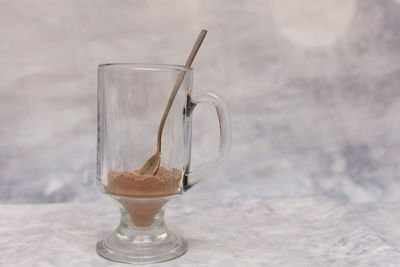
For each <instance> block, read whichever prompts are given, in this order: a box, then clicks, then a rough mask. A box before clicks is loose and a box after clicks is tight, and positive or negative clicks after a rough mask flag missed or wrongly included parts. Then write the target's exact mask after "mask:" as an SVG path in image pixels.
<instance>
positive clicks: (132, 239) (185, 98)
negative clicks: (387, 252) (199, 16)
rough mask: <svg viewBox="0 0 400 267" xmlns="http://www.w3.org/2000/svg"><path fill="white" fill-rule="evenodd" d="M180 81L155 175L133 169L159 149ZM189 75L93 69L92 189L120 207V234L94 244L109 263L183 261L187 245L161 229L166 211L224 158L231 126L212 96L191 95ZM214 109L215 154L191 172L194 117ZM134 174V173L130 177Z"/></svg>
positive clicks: (169, 68) (127, 67)
mask: <svg viewBox="0 0 400 267" xmlns="http://www.w3.org/2000/svg"><path fill="white" fill-rule="evenodd" d="M181 72H186V73H185V77H184V80H183V82H182V84H181V86H180V88H179V90H178V93H177V95H176V97H175V99H174V102H173V104H172V107H171V109H170V112H169V114H168V117H167V119H166V122H165V126H164V129H163V132H162V139H161V140H162V143H161V163H160V167H159V169H158V171H157V172H156V174H154V175H152V174H147V175H141V174H140V173H139V172H138V170H139V169H140V168H141V167H142V166H143V165H144V163H145V162H146V161H147V159H149V158H150V157H151V156H152V155H153V154H154V153H155V152H156V148H157V132H158V126H159V123H160V120H161V116H162V114H163V112H164V109H165V106H166V105H167V102H168V99H169V96H170V94H171V91H172V89H173V87H174V85H175V82H176V80H177V78H178V76H179V74H180V73H181ZM192 83H193V69H192V68H185V67H183V66H176V65H154V64H123V63H120V64H102V65H99V70H98V129H97V131H98V137H97V185H98V188H99V189H100V190H101V191H102V192H104V193H106V194H107V195H109V196H110V197H112V198H113V199H115V200H116V201H117V202H118V203H119V207H120V211H121V221H120V224H119V226H118V227H117V229H116V230H115V231H114V232H113V233H112V234H110V235H109V236H107V237H106V238H104V239H103V240H100V241H99V242H98V243H97V247H96V248H97V252H98V253H99V254H100V255H101V256H103V257H104V258H106V259H110V260H114V261H119V262H126V263H152V262H160V261H166V260H170V259H173V258H176V257H179V256H181V255H183V254H184V253H185V252H186V250H187V243H186V242H185V241H184V239H182V238H181V237H180V236H179V235H177V234H175V233H173V232H171V231H170V230H169V229H168V228H167V227H166V225H165V223H164V204H165V203H167V202H168V201H169V200H171V199H173V198H175V197H176V196H178V195H180V194H182V193H183V192H185V191H187V190H188V189H189V188H190V187H192V186H193V185H194V184H196V183H197V182H198V181H199V180H200V179H201V178H203V177H204V176H205V175H206V174H208V172H209V171H211V170H212V169H214V168H216V167H217V166H218V165H219V164H220V163H221V162H222V161H223V160H224V159H225V158H226V157H227V155H228V152H229V149H230V142H231V128H230V119H229V114H228V111H227V108H226V106H225V104H224V103H223V101H222V100H221V99H220V98H219V97H218V96H216V95H215V94H212V93H203V94H201V95H198V96H194V95H192ZM202 102H209V103H212V104H213V105H214V107H215V109H216V111H217V115H218V120H219V126H220V141H219V152H218V155H217V156H216V157H215V158H213V159H211V160H210V161H209V162H207V163H206V164H204V165H203V166H201V167H200V168H198V169H196V170H191V169H190V154H191V134H192V133H191V129H192V126H191V121H192V116H191V115H192V111H193V110H194V108H195V106H196V105H197V104H199V103H202ZM135 170H136V171H135Z"/></svg>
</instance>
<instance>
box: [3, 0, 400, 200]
mask: <svg viewBox="0 0 400 267" xmlns="http://www.w3.org/2000/svg"><path fill="white" fill-rule="evenodd" d="M201 28H207V29H208V30H209V34H208V36H207V39H206V41H205V43H204V45H203V47H202V49H201V51H200V53H199V55H198V57H197V59H196V62H195V64H194V67H195V87H196V90H197V91H202V90H205V89H212V90H214V91H216V92H217V93H219V94H220V95H222V96H223V97H224V98H225V99H226V102H227V104H228V106H229V108H230V110H231V117H232V124H233V144H232V150H231V156H230V158H229V160H228V161H227V162H226V163H225V164H224V165H223V166H222V167H221V168H220V169H219V170H218V171H217V172H215V173H214V174H213V175H211V176H210V177H208V179H206V180H205V181H204V182H202V183H201V184H199V185H198V186H196V187H195V188H194V189H193V190H192V192H190V195H191V196H190V197H191V198H193V199H194V200H201V199H203V198H208V197H210V196H215V197H218V198H228V197H285V196H304V195H321V194H323V195H329V196H333V197H336V198H338V199H341V200H351V201H374V200H378V201H393V200H400V189H398V188H400V181H399V178H400V177H399V176H400V175H399V173H400V156H399V154H398V153H399V151H400V119H399V112H400V89H399V87H400V1H395V0H387V1H373V0H359V1H354V0H347V1H345V0H340V1H337V0H324V1H321V0H308V1H306V0H303V1H291V0H284V1H283V0H270V1H262V0H256V1H231V0H223V1H208V0H207V1H204V0H196V1H185V0H170V1H161V0H156V1H128V0H123V1H122V0H120V1H107V0H100V1H99V0H97V1H94V0H92V1H78V0H72V1H61V0H55V1H54V0H51V1H50V0H48V1H38V0H35V1H28V0H15V1H0V40H1V41H0V59H1V64H0V108H1V109H0V111H1V112H0V184H1V186H0V201H1V202H52V201H70V200H76V201H79V200H89V199H90V200H93V199H96V198H101V197H102V196H101V195H100V193H98V192H97V189H96V188H95V185H94V184H95V183H94V182H95V150H96V144H95V141H96V82H97V69H96V68H97V64H99V63H103V62H108V61H114V62H115V61H124V62H160V63H175V64H182V63H184V62H185V58H186V56H187V54H188V52H189V51H190V48H191V46H192V44H193V42H194V39H195V38H196V36H197V33H198V32H199V30H200V29H201ZM201 113H203V114H201ZM214 116H215V115H214V113H213V111H212V109H211V108H210V107H200V108H199V109H198V110H197V114H196V115H195V121H194V123H195V126H194V130H195V133H194V142H195V145H194V148H193V153H194V156H193V161H194V162H197V163H200V162H202V161H204V160H205V159H207V158H209V157H211V155H212V153H215V151H216V146H217V136H218V132H217V128H216V127H217V126H216V119H215V117H214ZM210 120H212V121H213V123H212V124H211V125H208V124H207V122H208V121H210ZM195 165H196V164H195ZM215 192H217V194H214V193H215ZM187 197H189V196H187Z"/></svg>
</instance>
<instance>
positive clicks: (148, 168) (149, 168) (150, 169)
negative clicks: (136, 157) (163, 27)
mask: <svg viewBox="0 0 400 267" xmlns="http://www.w3.org/2000/svg"><path fill="white" fill-rule="evenodd" d="M206 34H207V31H206V30H201V32H200V34H199V37H197V40H196V43H195V44H194V46H193V49H192V51H191V52H190V55H189V57H188V59H187V61H186V64H185V68H190V66H191V65H192V62H193V60H194V58H195V56H196V54H197V51H199V48H200V46H201V44H202V43H203V40H204V38H205V37H206ZM185 74H186V71H181V72H180V73H179V76H178V78H177V79H176V82H175V86H174V89H173V90H172V92H171V95H170V96H169V99H168V103H167V106H166V107H165V110H164V114H163V116H162V118H161V122H160V126H159V128H158V136H157V152H156V153H155V154H154V155H153V156H151V157H150V158H149V159H148V160H147V161H146V163H145V164H144V165H143V167H142V168H140V170H139V174H140V175H146V174H150V175H153V174H155V173H156V172H157V171H158V168H159V167H160V161H161V136H162V131H163V129H164V124H165V121H166V120H167V116H168V113H169V111H170V109H171V106H172V103H173V102H174V99H175V96H176V94H177V93H178V90H179V87H180V86H181V84H182V81H183V79H184V78H185Z"/></svg>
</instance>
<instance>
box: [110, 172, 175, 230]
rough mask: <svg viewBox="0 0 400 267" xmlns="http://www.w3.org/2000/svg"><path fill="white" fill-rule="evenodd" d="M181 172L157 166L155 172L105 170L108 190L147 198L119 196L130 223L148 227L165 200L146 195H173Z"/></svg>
mask: <svg viewBox="0 0 400 267" xmlns="http://www.w3.org/2000/svg"><path fill="white" fill-rule="evenodd" d="M181 178H182V172H181V171H180V170H178V169H173V170H172V171H169V170H167V169H166V168H164V167H160V168H159V169H158V171H157V173H156V174H155V175H140V174H139V171H138V170H136V171H132V172H112V171H111V172H109V173H108V186H107V188H106V192H107V193H108V194H112V195H117V196H124V197H140V198H149V200H148V201H147V200H146V199H142V200H131V199H120V200H118V201H119V202H120V203H121V205H122V206H123V207H124V208H125V210H126V211H127V212H128V214H129V216H130V218H131V221H132V223H133V225H135V226H137V227H149V226H151V225H152V224H153V222H154V216H155V215H156V214H157V213H158V212H159V211H160V209H161V208H162V207H163V206H164V204H165V203H166V202H167V200H154V199H150V198H156V197H165V196H170V195H175V194H177V193H178V192H179V185H180V180H181Z"/></svg>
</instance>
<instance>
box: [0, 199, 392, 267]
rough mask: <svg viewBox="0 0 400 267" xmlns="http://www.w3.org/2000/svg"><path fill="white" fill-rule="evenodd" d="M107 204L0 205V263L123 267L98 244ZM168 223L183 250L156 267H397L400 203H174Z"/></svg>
mask: <svg viewBox="0 0 400 267" xmlns="http://www.w3.org/2000/svg"><path fill="white" fill-rule="evenodd" d="M118 213H119V211H118V209H117V206H116V205H115V204H114V203H113V202H111V201H101V202H92V203H64V204H37V205H0V236H1V238H0V265H1V266H9V267H12V266H98V267H101V266H127V265H125V264H120V263H112V262H109V261H107V260H104V259H103V258H101V257H100V256H98V255H97V254H96V252H95V244H96V241H97V240H99V239H101V238H102V237H103V236H105V235H106V234H107V233H109V232H110V231H112V230H113V229H114V228H115V227H116V225H117V223H118V219H119V214H118ZM166 220H167V223H168V224H169V226H170V227H171V228H172V229H174V230H175V231H178V232H180V233H182V234H183V235H184V236H185V238H186V240H187V241H188V243H189V250H188V252H187V253H186V254H185V255H184V256H182V257H180V258H178V259H176V260H173V261H169V262H165V263H161V264H159V266H199V264H200V266H202V265H201V264H203V265H204V266H399V265H400V227H398V225H399V222H400V204H396V203H392V204H348V203H343V202H338V201H336V200H333V199H330V198H296V199H247V200H243V199H232V200H225V201H215V200H214V201H213V200H209V199H207V200H204V201H202V202H193V203H192V202H191V201H190V198H185V197H183V198H180V199H176V200H174V201H173V202H172V203H170V204H169V207H168V208H167V214H166Z"/></svg>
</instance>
